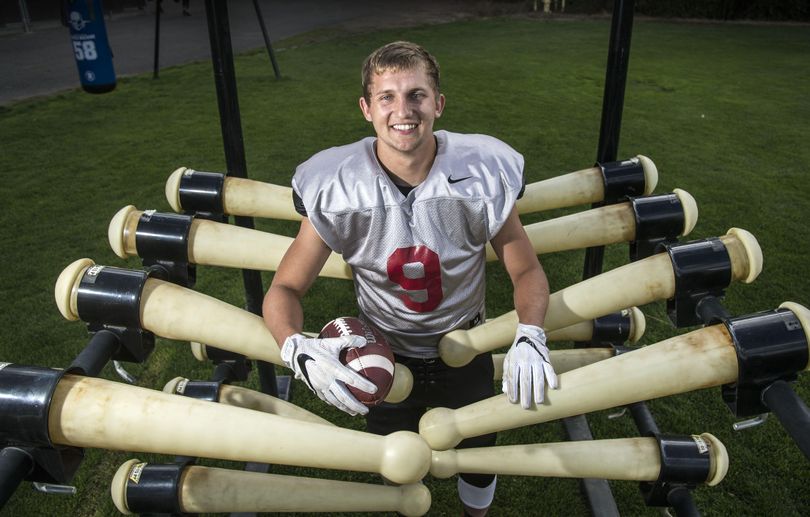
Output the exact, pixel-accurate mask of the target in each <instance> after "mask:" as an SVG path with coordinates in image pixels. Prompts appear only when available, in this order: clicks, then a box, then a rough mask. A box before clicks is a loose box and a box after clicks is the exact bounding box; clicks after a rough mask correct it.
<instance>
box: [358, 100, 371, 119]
mask: <svg viewBox="0 0 810 517" xmlns="http://www.w3.org/2000/svg"><path fill="white" fill-rule="evenodd" d="M360 111H362V112H363V116H364V117H365V118H366V120H368V121H369V122H371V106H369V105H368V103H367V102H366V98H365V97H360Z"/></svg>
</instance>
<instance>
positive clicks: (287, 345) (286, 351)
mask: <svg viewBox="0 0 810 517" xmlns="http://www.w3.org/2000/svg"><path fill="white" fill-rule="evenodd" d="M303 337H305V336H303V335H301V334H292V335H290V336H287V339H285V340H284V344H283V345H281V360H282V361H284V364H286V365H287V367H289V368H292V360H293V355H295V347H296V342H297V341H298V340H299V339H301V338H303Z"/></svg>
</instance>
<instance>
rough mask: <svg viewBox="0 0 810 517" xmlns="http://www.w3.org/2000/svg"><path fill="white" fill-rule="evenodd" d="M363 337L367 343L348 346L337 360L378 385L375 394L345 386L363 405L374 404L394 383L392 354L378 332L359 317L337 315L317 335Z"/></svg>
mask: <svg viewBox="0 0 810 517" xmlns="http://www.w3.org/2000/svg"><path fill="white" fill-rule="evenodd" d="M342 336H363V337H364V338H366V342H367V343H368V344H367V345H366V346H364V347H362V348H347V349H345V350H343V351H341V353H340V362H342V363H343V364H345V365H346V366H348V367H349V368H351V369H352V370H354V371H356V372H358V373H359V374H360V375H362V376H363V377H365V378H367V379H368V380H370V381H371V382H373V383H374V384H375V385H376V386H377V393H366V392H365V391H361V390H359V389H357V388H354V387H353V386H348V388H349V391H351V392H352V395H354V396H355V397H356V398H357V400H359V401H360V402H362V403H363V404H365V405H366V406H376V405H377V404H379V403H380V402H382V401H383V399H385V397H386V396H388V392H389V391H391V385H392V384H393V382H394V354H393V353H392V352H391V347H389V346H388V341H386V339H385V337H384V336H383V335H382V334H380V332H379V331H378V330H377V329H375V328H372V327H370V326H369V325H366V324H365V323H364V322H363V321H362V320H360V319H358V318H352V317H346V318H336V319H334V320H332V321H330V322H329V323H327V324H326V325H325V326H324V327H323V329H321V332H320V334H318V337H320V338H327V337H342Z"/></svg>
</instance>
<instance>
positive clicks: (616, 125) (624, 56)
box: [582, 0, 635, 279]
mask: <svg viewBox="0 0 810 517" xmlns="http://www.w3.org/2000/svg"><path fill="white" fill-rule="evenodd" d="M634 4H635V2H634V0H616V1H615V2H614V3H613V18H612V22H611V27H610V44H609V47H608V59H607V70H606V72H605V91H604V94H603V97H602V122H601V125H600V128H599V144H598V147H597V151H596V161H597V162H599V163H604V162H612V161H615V160H616V159H617V154H618V152H619V134H620V133H621V127H622V110H623V109H624V89H625V85H626V84H627V68H628V63H629V61H630V36H631V34H632V32H633V7H634ZM597 206H601V203H597V204H595V205H594V207H597ZM604 256H605V247H604V246H597V247H593V248H588V249H587V250H586V251H585V266H584V271H583V273H582V278H583V279H585V278H590V277H592V276H595V275H598V274H599V273H601V272H602V263H603V261H604Z"/></svg>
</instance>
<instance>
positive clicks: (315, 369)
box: [281, 334, 377, 416]
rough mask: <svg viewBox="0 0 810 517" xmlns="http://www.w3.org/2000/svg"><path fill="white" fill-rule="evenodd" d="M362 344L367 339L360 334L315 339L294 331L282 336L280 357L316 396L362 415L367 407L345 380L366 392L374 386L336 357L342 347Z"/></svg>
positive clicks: (341, 408)
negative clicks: (285, 336)
mask: <svg viewBox="0 0 810 517" xmlns="http://www.w3.org/2000/svg"><path fill="white" fill-rule="evenodd" d="M364 346H366V339H365V338H364V337H362V336H346V337H333V338H326V339H315V338H308V337H306V336H304V335H301V334H293V335H291V336H290V337H288V338H287V339H285V340H284V345H283V346H282V347H281V359H282V360H283V361H284V364H286V365H287V366H288V367H290V368H291V369H292V370H293V371H294V372H295V378H296V379H301V380H302V381H304V382H305V383H306V384H307V386H309V389H311V390H312V391H313V392H315V394H316V395H318V398H320V399H321V400H323V401H325V402H327V403H329V404H332V405H333V406H335V407H336V408H338V409H340V410H341V411H345V412H346V413H348V414H350V415H352V416H354V415H356V414H358V413H360V414H362V415H365V414H366V413H368V408H367V407H366V406H364V405H363V404H361V403H360V402H359V401H358V400H357V399H356V398H354V396H353V395H352V394H351V392H350V391H349V389H348V388H347V387H346V384H349V385H350V386H354V387H355V388H357V389H359V390H362V391H365V392H368V393H375V392H376V391H377V386H375V385H374V383H373V382H371V381H369V380H368V379H366V378H365V377H363V376H362V375H360V374H359V373H357V372H355V371H354V370H352V369H351V368H348V367H347V366H345V365H343V364H342V363H341V362H340V358H339V356H340V351H341V350H343V349H344V348H354V347H358V348H359V347H364Z"/></svg>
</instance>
